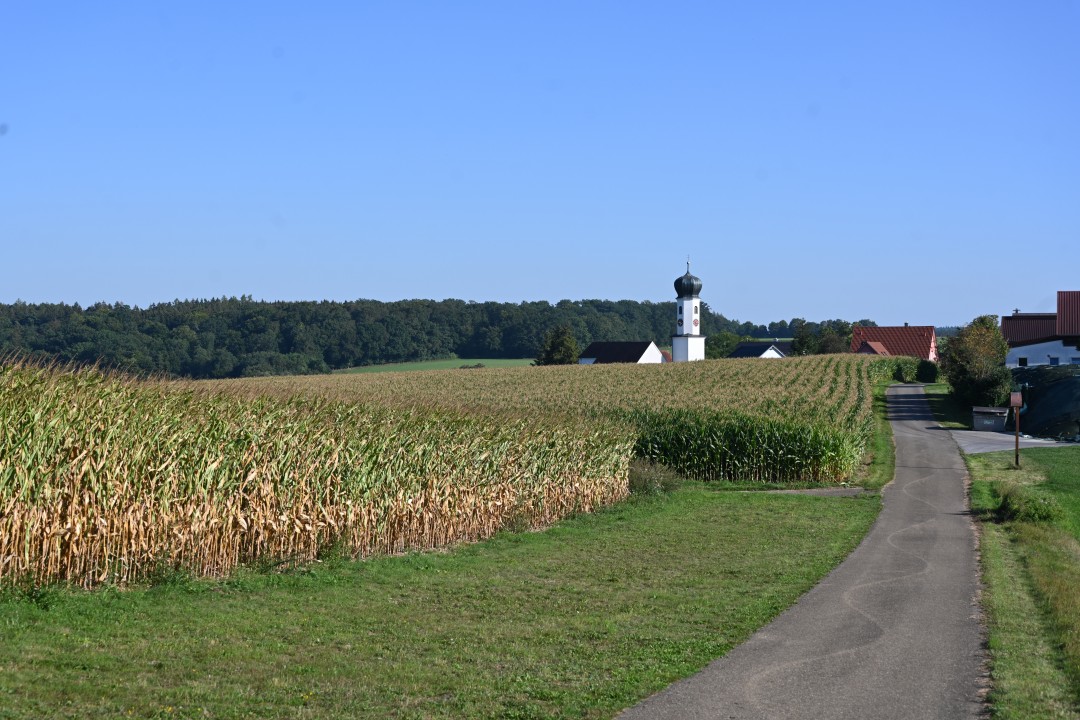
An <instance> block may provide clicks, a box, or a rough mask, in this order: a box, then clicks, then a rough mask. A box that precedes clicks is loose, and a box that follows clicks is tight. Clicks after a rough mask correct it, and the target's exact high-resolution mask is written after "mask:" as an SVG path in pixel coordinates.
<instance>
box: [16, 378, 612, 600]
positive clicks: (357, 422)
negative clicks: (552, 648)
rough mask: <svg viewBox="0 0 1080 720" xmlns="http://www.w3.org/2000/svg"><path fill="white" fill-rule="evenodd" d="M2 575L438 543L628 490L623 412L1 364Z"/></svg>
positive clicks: (204, 567)
mask: <svg viewBox="0 0 1080 720" xmlns="http://www.w3.org/2000/svg"><path fill="white" fill-rule="evenodd" d="M0 428H2V429H3V432H2V434H0V582H9V583H10V582H30V583H44V582H54V581H61V582H67V583H72V584H77V585H82V586H87V587H90V586H93V585H96V584H100V583H106V582H109V583H126V582H129V581H132V580H136V579H139V578H142V577H145V576H147V575H148V574H150V573H153V572H156V571H159V570H161V569H170V568H182V569H184V570H187V571H190V572H193V573H197V574H200V575H223V574H226V573H228V572H229V571H230V570H231V569H233V568H235V567H236V566H237V565H238V564H241V563H249V562H254V561H258V560H261V559H285V560H296V561H305V560H311V559H314V558H316V557H317V556H318V555H319V553H321V552H325V551H326V550H327V549H329V548H336V549H337V550H338V551H340V552H344V553H347V554H350V555H352V556H358V557H359V556H367V555H371V554H375V553H394V552H400V551H404V550H414V549H428V548H436V547H441V546H445V545H448V544H452V543H457V542H462V541H471V540H476V539H480V538H484V537H488V536H490V535H492V534H493V533H495V532H497V531H498V530H499V529H500V528H502V527H504V526H506V525H507V524H513V525H514V526H515V527H525V526H541V525H546V524H549V523H551V522H554V521H556V520H558V519H559V518H562V517H564V516H566V515H567V514H569V513H575V512H587V511H590V510H592V509H594V508H596V507H598V506H601V505H606V504H609V503H612V502H615V501H618V500H620V499H622V498H623V497H625V495H626V492H627V466H628V462H629V458H630V455H631V452H632V447H633V438H632V435H631V434H630V433H629V432H627V431H626V430H625V429H623V428H620V427H619V426H617V425H615V424H612V423H608V424H599V425H597V424H589V425H586V424H585V423H584V422H582V421H578V422H568V421H567V420H566V419H565V418H562V419H559V420H557V421H556V420H554V419H547V418H543V417H540V418H532V417H526V416H519V417H518V418H516V419H512V420H511V419H508V418H507V417H505V416H501V417H495V416H485V415H483V414H482V413H469V414H465V413H461V412H454V411H451V410H444V409H439V408H434V409H417V408H411V409H410V408H402V407H387V406H385V405H382V406H380V405H371V404H362V403H356V402H343V401H340V400H333V399H328V398H325V397H319V396H317V395H313V396H310V397H288V398H281V397H257V398H251V399H245V398H239V397H236V396H230V395H224V394H209V393H198V392H195V391H193V390H192V389H190V388H184V387H178V386H176V385H170V384H165V383H161V382H140V381H135V380H130V379H124V378H118V377H112V376H109V375H106V374H103V373H101V372H99V371H97V370H85V369H84V370H70V369H62V368H56V367H51V368H46V367H41V366H36V365H32V364H27V363H24V362H19V361H8V362H6V363H3V364H0Z"/></svg>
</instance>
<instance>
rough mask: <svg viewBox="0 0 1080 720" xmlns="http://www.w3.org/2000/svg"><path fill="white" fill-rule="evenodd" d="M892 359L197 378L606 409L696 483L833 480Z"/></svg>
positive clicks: (576, 413) (484, 408) (346, 393)
mask: <svg viewBox="0 0 1080 720" xmlns="http://www.w3.org/2000/svg"><path fill="white" fill-rule="evenodd" d="M896 360H897V359H895V358H889V359H881V358H873V357H868V356H860V355H823V356H812V357H803V358H788V359H785V360H784V361H782V362H770V361H760V360H716V361H705V362H696V363H677V364H665V365H592V366H570V367H567V366H563V367H534V368H506V369H500V370H494V369H493V370H484V371H482V372H478V371H464V370H463V371H457V372H414V373H397V374H383V375H379V376H374V375H344V374H342V375H323V376H305V377H285V378H258V379H250V380H228V381H217V382H213V383H207V384H200V387H203V388H204V391H205V390H206V389H208V388H213V389H214V390H216V391H220V392H226V393H229V394H233V395H236V396H239V397H257V396H259V395H262V394H272V395H277V396H279V397H291V396H294V395H304V396H321V397H327V398H334V399H338V400H342V401H346V402H360V403H370V404H375V405H379V406H385V407H413V406H420V407H442V408H446V409H452V410H456V411H461V412H484V413H490V414H496V415H503V416H505V417H521V416H522V415H527V416H531V417H550V416H557V417H573V418H581V417H584V418H589V419H592V420H593V421H596V422H603V421H608V420H610V419H612V418H615V419H617V421H618V422H620V423H621V424H623V425H625V426H627V427H628V428H630V429H631V431H632V432H633V434H634V437H635V443H636V444H635V454H637V455H639V456H642V457H646V458H649V459H652V460H655V461H658V462H662V463H664V464H666V465H669V466H671V467H673V468H675V469H676V470H679V471H680V472H682V473H683V474H685V475H687V476H689V477H692V478H695V479H700V480H738V481H743V482H791V481H814V482H838V481H842V480H844V479H846V478H848V477H850V476H851V474H852V473H853V472H854V470H855V469H856V468H857V467H858V464H859V462H860V460H861V458H862V457H863V455H864V453H865V449H866V444H867V441H868V440H869V438H870V435H871V433H872V431H873V419H872V401H873V385H874V383H875V382H876V381H877V380H879V379H881V378H882V377H886V376H890V375H892V374H893V372H894V369H895V364H896Z"/></svg>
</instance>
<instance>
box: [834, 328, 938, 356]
mask: <svg viewBox="0 0 1080 720" xmlns="http://www.w3.org/2000/svg"><path fill="white" fill-rule="evenodd" d="M863 343H867V344H868V345H869V346H870V347H872V348H873V347H874V345H872V344H871V343H874V344H879V345H881V346H882V348H883V349H884V350H885V351H886V353H887V354H889V355H903V356H907V357H917V358H922V359H924V360H935V361H936V360H937V336H936V335H935V334H934V326H933V325H911V326H908V325H905V326H903V327H863V326H861V325H856V326H855V327H853V328H852V329H851V352H859V349H860V348H861V347H862V346H863ZM874 349H875V350H877V348H874ZM878 354H879V355H880V354H881V353H880V352H879V353H878Z"/></svg>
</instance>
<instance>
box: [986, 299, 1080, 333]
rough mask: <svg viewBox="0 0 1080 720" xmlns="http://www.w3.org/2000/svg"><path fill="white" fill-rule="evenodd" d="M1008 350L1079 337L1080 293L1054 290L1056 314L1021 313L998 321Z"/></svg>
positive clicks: (1018, 312) (1017, 312)
mask: <svg viewBox="0 0 1080 720" xmlns="http://www.w3.org/2000/svg"><path fill="white" fill-rule="evenodd" d="M1001 334H1002V335H1004V336H1005V340H1006V341H1007V342H1008V343H1009V347H1016V346H1017V345H1031V344H1034V343H1039V342H1045V341H1048V340H1056V339H1058V338H1072V337H1077V336H1080V290H1058V294H1057V312H1056V313H1022V312H1020V311H1019V310H1017V311H1016V312H1015V313H1013V314H1012V315H1006V316H1004V317H1003V318H1001Z"/></svg>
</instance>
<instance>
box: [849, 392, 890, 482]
mask: <svg viewBox="0 0 1080 720" xmlns="http://www.w3.org/2000/svg"><path fill="white" fill-rule="evenodd" d="M888 389H889V386H888V385H886V384H884V383H878V384H877V385H875V386H874V436H873V437H872V438H871V440H870V445H869V448H868V451H867V456H866V458H865V459H864V461H863V466H862V468H861V469H860V471H859V473H858V474H857V475H856V476H855V482H856V483H857V484H858V485H861V486H862V487H864V488H867V489H868V490H880V489H881V488H883V487H885V486H886V485H888V484H889V483H890V482H891V481H892V479H893V476H894V475H895V474H896V441H895V440H894V439H893V433H892V425H891V424H890V423H889V414H888V406H889V400H888Z"/></svg>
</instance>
